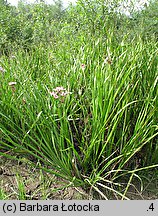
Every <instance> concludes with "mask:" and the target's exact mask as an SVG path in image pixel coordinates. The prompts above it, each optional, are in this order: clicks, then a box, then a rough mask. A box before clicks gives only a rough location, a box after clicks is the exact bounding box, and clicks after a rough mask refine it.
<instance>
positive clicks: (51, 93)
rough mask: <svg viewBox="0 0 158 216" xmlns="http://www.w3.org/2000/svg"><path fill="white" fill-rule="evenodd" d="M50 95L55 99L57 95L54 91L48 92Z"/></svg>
mask: <svg viewBox="0 0 158 216" xmlns="http://www.w3.org/2000/svg"><path fill="white" fill-rule="evenodd" d="M50 95H51V96H53V97H54V98H55V99H57V98H58V97H59V96H58V95H57V93H56V92H54V91H53V92H50Z"/></svg>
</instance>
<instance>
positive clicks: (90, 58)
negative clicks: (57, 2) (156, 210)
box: [0, 21, 158, 199]
mask: <svg viewBox="0 0 158 216" xmlns="http://www.w3.org/2000/svg"><path fill="white" fill-rule="evenodd" d="M85 23H86V22H85ZM62 25H63V28H62V29H61V30H60V31H59V35H58V38H56V44H55V45H54V46H53V45H51V44H48V46H47V48H46V47H45V45H39V46H36V47H34V49H32V50H31V49H30V50H29V51H26V50H25V49H18V50H17V51H12V53H11V54H9V56H5V55H3V56H2V57H1V67H2V69H3V70H1V74H0V76H1V80H2V82H1V95H0V97H1V106H0V116H1V118H0V119H1V120H0V129H1V132H0V135H1V138H0V148H1V152H0V154H1V155H3V156H4V155H5V156H8V154H6V153H5V152H6V151H8V150H9V151H10V149H11V150H12V151H13V152H16V153H17V152H18V153H20V154H21V157H22V158H23V157H28V156H30V155H32V156H33V158H34V160H33V161H32V163H36V160H35V159H37V160H38V161H40V163H39V164H40V165H39V167H40V168H41V169H44V170H45V171H48V172H50V173H52V174H55V175H56V176H60V177H62V178H64V179H66V180H68V181H70V182H71V183H72V185H75V186H82V187H83V188H86V189H87V188H89V187H91V188H92V189H94V190H95V191H97V192H99V194H100V195H101V197H102V198H104V199H108V198H109V197H108V196H111V193H109V195H106V193H104V191H107V190H108V191H110V192H112V193H115V194H117V195H118V196H119V197H120V198H122V199H128V197H126V193H127V191H128V188H129V186H130V185H131V184H132V181H133V180H134V179H135V178H138V179H139V181H140V184H142V179H141V178H140V176H139V175H138V174H139V172H140V171H141V170H145V169H149V168H154V167H157V163H158V160H157V154H158V149H157V139H156V138H157V135H158V125H157V120H158V116H157V111H158V110H157V109H158V104H157V101H158V98H157V96H158V88H157V81H158V70H157V62H158V57H157V42H155V41H154V40H142V39H141V37H138V36H135V37H134V38H133V40H132V42H129V38H128V36H127V35H125V37H123V38H122V39H121V41H117V35H115V34H114V33H115V29H114V27H113V26H112V27H111V26H108V32H107V34H106V37H105V32H104V30H105V29H103V30H101V29H99V34H98V32H97V33H96V34H93V37H91V40H90V39H89V38H88V37H87V35H86V31H85V29H84V28H83V29H81V32H78V33H76V34H74V35H72V36H71V40H70V39H68V38H67V34H69V32H68V30H67V29H66V26H67V23H66V22H65V24H62ZM64 25H65V26H64ZM73 25H74V23H72V28H73ZM86 25H87V24H86ZM107 25H108V21H107ZM64 27H65V28H64ZM89 31H90V30H89ZM88 34H89V32H88ZM11 82H15V83H11ZM57 87H61V88H57ZM8 157H11V156H8ZM12 158H16V157H14V156H12ZM18 160H20V159H19V158H18ZM41 164H42V165H41ZM48 167H49V168H48ZM50 167H51V168H50ZM124 181H125V182H126V183H124ZM19 187H23V185H19ZM2 193H3V191H1V194H2ZM21 195H22V196H23V194H21Z"/></svg>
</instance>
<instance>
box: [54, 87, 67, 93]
mask: <svg viewBox="0 0 158 216" xmlns="http://www.w3.org/2000/svg"><path fill="white" fill-rule="evenodd" d="M65 90H66V89H64V87H62V86H58V87H56V88H55V89H54V91H56V92H61V91H65Z"/></svg>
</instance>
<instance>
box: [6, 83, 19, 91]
mask: <svg viewBox="0 0 158 216" xmlns="http://www.w3.org/2000/svg"><path fill="white" fill-rule="evenodd" d="M16 84H17V82H9V83H8V85H9V86H10V87H11V89H12V93H13V94H14V92H15V90H16V88H15V85H16Z"/></svg>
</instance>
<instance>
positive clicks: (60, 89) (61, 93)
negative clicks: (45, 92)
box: [49, 86, 71, 99]
mask: <svg viewBox="0 0 158 216" xmlns="http://www.w3.org/2000/svg"><path fill="white" fill-rule="evenodd" d="M49 93H50V95H51V96H53V97H54V98H55V99H57V98H59V97H60V96H62V97H65V96H66V95H68V94H71V92H68V91H67V90H66V89H65V88H64V87H62V86H59V87H56V88H55V89H53V91H52V92H49Z"/></svg>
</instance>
